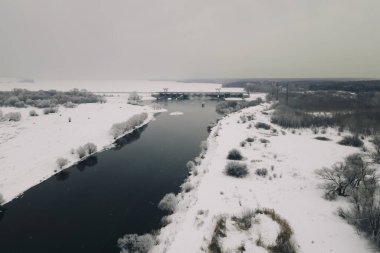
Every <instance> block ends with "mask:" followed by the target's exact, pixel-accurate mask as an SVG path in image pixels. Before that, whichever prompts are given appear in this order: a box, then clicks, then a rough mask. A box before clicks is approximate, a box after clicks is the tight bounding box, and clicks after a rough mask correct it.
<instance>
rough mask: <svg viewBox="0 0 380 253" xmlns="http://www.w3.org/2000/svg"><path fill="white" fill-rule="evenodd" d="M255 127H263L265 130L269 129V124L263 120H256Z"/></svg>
mask: <svg viewBox="0 0 380 253" xmlns="http://www.w3.org/2000/svg"><path fill="white" fill-rule="evenodd" d="M255 127H256V128H257V129H260V128H262V129H265V130H269V129H270V125H268V124H266V123H263V122H257V123H256V124H255Z"/></svg>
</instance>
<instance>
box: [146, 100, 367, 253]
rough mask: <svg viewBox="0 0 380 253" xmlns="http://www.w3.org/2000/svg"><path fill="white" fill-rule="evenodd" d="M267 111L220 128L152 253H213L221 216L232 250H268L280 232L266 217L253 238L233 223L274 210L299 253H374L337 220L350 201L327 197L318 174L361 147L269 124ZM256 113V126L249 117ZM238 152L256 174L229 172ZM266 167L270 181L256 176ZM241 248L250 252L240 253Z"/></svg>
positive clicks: (224, 240)
mask: <svg viewBox="0 0 380 253" xmlns="http://www.w3.org/2000/svg"><path fill="white" fill-rule="evenodd" d="M268 108H269V104H262V105H259V106H256V107H250V108H246V109H244V110H242V111H239V112H237V113H233V114H231V115H229V116H227V117H225V118H223V119H222V120H221V121H219V123H218V125H217V126H216V127H214V128H213V130H212V132H211V134H210V137H209V138H208V150H207V153H206V154H205V156H204V159H203V160H202V163H201V164H200V165H199V166H197V168H196V170H197V172H198V173H193V174H192V175H191V176H190V177H189V179H188V182H186V184H187V185H186V186H187V187H186V188H187V189H190V191H189V192H188V193H180V194H179V195H178V198H179V204H178V205H177V207H176V210H175V213H174V214H173V215H171V216H170V217H169V218H168V219H166V220H167V221H170V223H169V224H168V225H167V226H165V227H163V228H162V229H161V231H160V234H159V236H158V240H159V242H160V244H159V245H158V246H156V247H155V248H153V250H152V252H154V253H163V252H165V253H177V252H183V253H186V252H188V253H193V252H211V251H209V248H208V247H209V245H210V242H211V241H212V236H213V233H215V232H214V231H215V226H216V222H217V221H218V219H219V218H220V217H221V216H224V217H227V225H226V231H222V232H219V233H222V236H221V242H220V243H221V245H222V246H221V247H223V250H225V252H253V251H255V252H269V251H268V250H267V249H265V248H264V247H262V245H261V242H263V243H264V244H265V243H267V242H270V241H273V240H274V239H275V237H274V238H273V231H275V235H276V226H264V224H267V223H268V222H267V221H265V219H263V217H261V218H260V219H257V220H256V221H255V222H257V224H256V223H255V225H254V226H255V227H254V230H255V229H256V231H254V233H250V232H249V231H243V230H239V229H238V230H236V228H235V227H234V226H231V222H230V219H229V218H228V217H232V216H233V215H236V216H239V215H241V214H242V212H244V211H245V212H246V211H247V210H255V209H257V208H260V209H262V208H270V209H274V210H275V212H276V213H277V214H278V215H280V216H281V217H282V218H284V219H285V220H287V221H288V223H289V225H290V226H291V227H292V229H293V232H294V235H293V240H294V244H295V247H296V249H297V252H305V253H321V252H335V253H341V252H346V253H357V252H363V253H364V252H374V249H373V247H372V246H371V245H370V244H369V243H368V242H367V240H365V239H363V238H362V237H361V236H360V235H359V234H358V233H357V232H356V231H355V228H354V227H352V226H350V225H349V224H347V223H346V221H344V220H343V219H342V218H340V217H339V216H338V215H337V209H338V208H339V207H344V206H346V204H347V203H346V202H345V201H344V200H338V201H327V200H325V199H323V198H322V195H323V192H322V190H321V189H320V188H319V184H320V183H321V181H320V180H319V179H318V178H317V177H316V175H315V170H316V169H319V168H321V167H324V166H326V167H329V166H331V165H332V164H333V163H335V162H338V161H342V160H343V159H344V157H346V156H347V155H349V154H352V153H356V152H360V149H357V148H352V147H347V146H341V145H338V144H337V143H336V142H337V141H338V140H340V139H341V137H340V136H338V134H337V131H336V130H334V129H327V132H326V133H325V134H319V135H322V136H326V137H328V138H329V139H331V140H330V141H320V140H316V139H315V137H316V136H317V135H315V134H313V133H312V130H310V129H304V130H296V131H294V132H293V131H292V130H284V129H281V128H280V127H279V126H277V125H273V124H271V123H270V111H266V110H267V109H268ZM250 115H253V117H254V119H253V120H249V119H247V117H246V116H250ZM244 118H246V119H245V120H244ZM244 121H246V122H244ZM243 122H244V123H243ZM258 122H262V123H266V124H269V125H270V126H271V129H270V130H265V129H262V128H260V129H257V128H256V127H255V124H256V123H258ZM274 129H275V130H274ZM247 138H252V139H251V141H252V140H254V141H253V142H249V141H246V144H245V146H244V147H242V146H241V142H242V141H244V140H247ZM367 144H368V143H367ZM232 148H237V149H239V150H240V151H241V153H242V155H243V156H244V157H245V159H244V161H242V162H244V163H246V164H247V166H248V169H249V174H248V176H247V177H245V178H234V177H231V176H227V175H226V174H225V173H224V168H225V166H226V164H227V159H226V157H227V154H228V151H229V150H231V149H232ZM262 168H266V169H267V175H266V176H265V177H263V176H259V175H257V174H256V173H255V172H256V169H262ZM190 186H191V187H190ZM192 187H193V189H192ZM232 223H233V222H232ZM260 224H261V225H260ZM257 229H258V230H257ZM277 230H278V228H277ZM277 233H278V231H277ZM223 234H224V236H223ZM275 235H274V236H275ZM258 239H260V240H261V242H260V243H258ZM242 245H243V247H245V249H246V250H247V251H238V249H239V247H240V250H241V247H242ZM260 245H261V246H260ZM229 250H230V251H229ZM223 252H224V251H223Z"/></svg>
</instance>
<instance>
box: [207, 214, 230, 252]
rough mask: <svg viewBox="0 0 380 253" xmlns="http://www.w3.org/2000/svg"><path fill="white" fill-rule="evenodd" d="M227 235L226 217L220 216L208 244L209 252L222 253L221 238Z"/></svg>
mask: <svg viewBox="0 0 380 253" xmlns="http://www.w3.org/2000/svg"><path fill="white" fill-rule="evenodd" d="M223 237H226V217H220V218H219V219H218V220H217V222H216V225H215V228H214V231H213V234H212V237H211V242H210V243H209V245H208V252H209V253H222V252H223V251H222V246H221V244H220V238H223Z"/></svg>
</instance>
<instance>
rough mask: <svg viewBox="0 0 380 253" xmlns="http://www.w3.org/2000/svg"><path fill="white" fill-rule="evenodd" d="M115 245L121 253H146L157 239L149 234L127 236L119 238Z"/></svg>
mask: <svg viewBox="0 0 380 253" xmlns="http://www.w3.org/2000/svg"><path fill="white" fill-rule="evenodd" d="M117 244H118V246H119V248H121V250H122V251H121V253H148V252H149V251H150V250H151V249H152V248H153V247H154V246H155V245H156V244H157V239H156V237H155V236H153V235H151V234H144V235H137V234H128V235H124V237H123V238H120V239H119V240H118V241H117Z"/></svg>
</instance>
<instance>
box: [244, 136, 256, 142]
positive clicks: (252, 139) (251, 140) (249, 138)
mask: <svg viewBox="0 0 380 253" xmlns="http://www.w3.org/2000/svg"><path fill="white" fill-rule="evenodd" d="M245 141H246V142H254V141H255V138H252V137H248V138H247V139H245Z"/></svg>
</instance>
